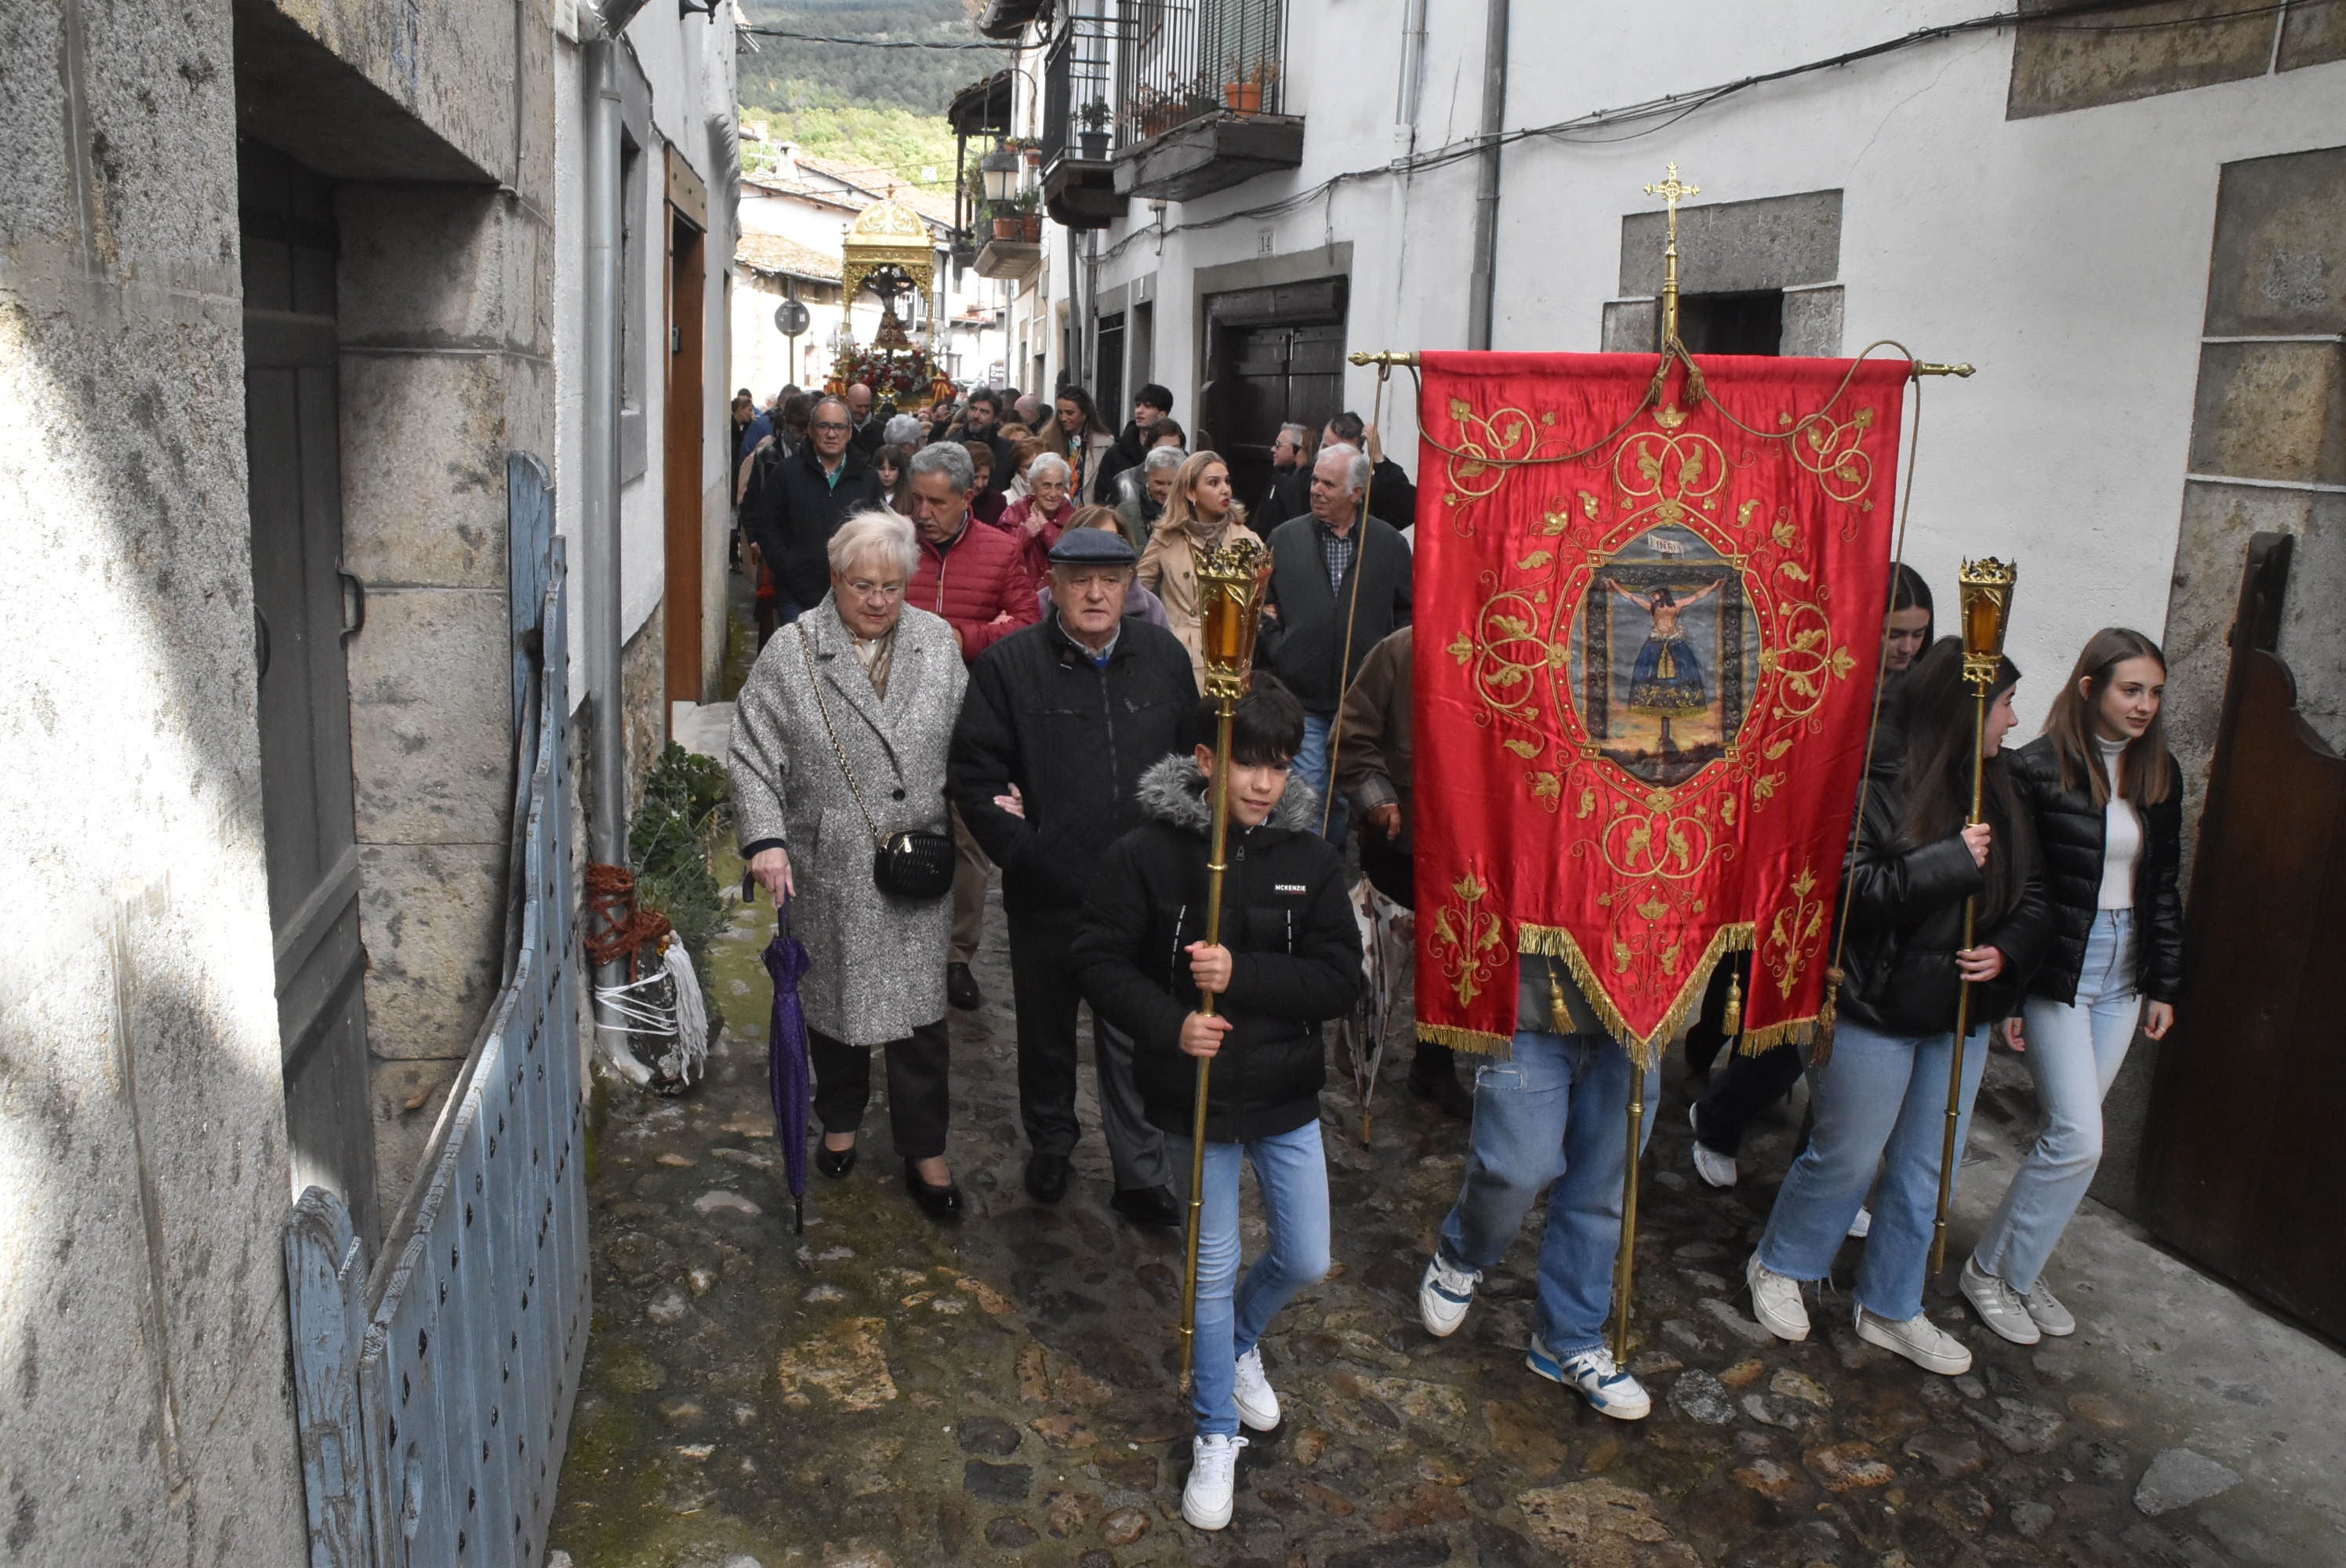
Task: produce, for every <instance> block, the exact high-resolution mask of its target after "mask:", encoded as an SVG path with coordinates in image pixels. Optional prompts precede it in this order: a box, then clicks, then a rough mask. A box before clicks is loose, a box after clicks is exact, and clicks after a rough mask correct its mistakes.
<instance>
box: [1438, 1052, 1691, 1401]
mask: <svg viewBox="0 0 2346 1568" xmlns="http://www.w3.org/2000/svg"><path fill="white" fill-rule="evenodd" d="M1630 1071H1631V1068H1630V1065H1629V1054H1628V1053H1627V1052H1626V1051H1624V1050H1622V1049H1621V1047H1620V1046H1619V1045H1617V1044H1615V1043H1614V1042H1613V1041H1611V1040H1610V1039H1608V1038H1607V1037H1606V1036H1604V1035H1602V1034H1551V1033H1547V1032H1546V1031H1545V1030H1537V1029H1523V1030H1518V1031H1517V1032H1516V1033H1515V1047H1514V1053H1513V1054H1512V1055H1511V1056H1510V1057H1509V1058H1508V1059H1507V1060H1505V1061H1495V1062H1486V1063H1484V1064H1483V1066H1482V1067H1481V1068H1480V1069H1479V1070H1478V1071H1477V1072H1476V1073H1475V1074H1474V1133H1473V1135H1472V1141H1471V1143H1470V1145H1469V1146H1468V1148H1467V1151H1466V1181H1465V1185H1464V1186H1463V1187H1461V1188H1460V1189H1459V1193H1458V1201H1457V1203H1456V1204H1455V1205H1454V1206H1453V1207H1452V1208H1451V1210H1450V1214H1449V1217H1447V1218H1445V1219H1444V1220H1443V1222H1442V1239H1441V1244H1440V1245H1441V1249H1442V1256H1443V1258H1444V1260H1446V1261H1447V1262H1449V1263H1450V1264H1451V1265H1452V1266H1453V1267H1454V1268H1467V1269H1473V1270H1476V1271H1478V1272H1479V1271H1481V1270H1484V1269H1488V1268H1494V1267H1496V1265H1497V1264H1498V1261H1499V1259H1500V1258H1502V1257H1505V1256H1506V1251H1507V1248H1508V1247H1509V1246H1510V1245H1512V1244H1513V1243H1514V1241H1515V1234H1516V1232H1517V1231H1519V1230H1520V1229H1522V1228H1523V1223H1524V1217H1525V1215H1526V1214H1528V1213H1530V1212H1531V1207H1532V1204H1533V1203H1534V1202H1535V1200H1536V1199H1537V1198H1538V1197H1539V1195H1540V1189H1541V1188H1542V1187H1545V1186H1548V1184H1549V1183H1551V1182H1553V1183H1555V1184H1556V1185H1555V1186H1553V1187H1551V1188H1550V1189H1549V1192H1548V1198H1547V1234H1546V1235H1545V1236H1544V1237H1541V1238H1540V1255H1539V1310H1538V1314H1537V1316H1536V1318H1535V1320H1534V1326H1535V1331H1536V1332H1537V1333H1538V1335H1539V1338H1540V1343H1542V1344H1543V1345H1545V1346H1546V1347H1547V1349H1548V1350H1549V1352H1550V1353H1551V1354H1553V1355H1555V1356H1556V1358H1557V1359H1564V1358H1566V1357H1568V1356H1576V1355H1578V1354H1579V1353H1580V1352H1581V1351H1583V1350H1588V1349H1595V1348H1596V1347H1597V1346H1598V1345H1601V1344H1603V1343H1604V1342H1605V1319H1606V1318H1607V1316H1608V1315H1609V1314H1610V1313H1611V1311H1612V1308H1613V1263H1614V1259H1615V1257H1616V1255H1617V1253H1618V1251H1619V1250H1620V1246H1621V1178H1622V1176H1623V1174H1624V1171H1623V1159H1622V1155H1623V1152H1624V1151H1625V1150H1627V1148H1628V1146H1629V1118H1628V1106H1629V1074H1630ZM1660 1099H1661V1071H1660V1066H1659V1064H1656V1066H1655V1068H1654V1070H1652V1071H1651V1072H1648V1073H1647V1074H1646V1124H1645V1127H1644V1129H1643V1136H1642V1137H1641V1139H1640V1140H1639V1144H1638V1150H1639V1152H1640V1153H1643V1152H1644V1148H1645V1142H1646V1141H1647V1140H1649V1139H1651V1138H1652V1136H1653V1133H1654V1118H1655V1115H1656V1114H1657V1113H1658V1111H1659V1110H1660V1104H1659V1102H1660Z"/></svg>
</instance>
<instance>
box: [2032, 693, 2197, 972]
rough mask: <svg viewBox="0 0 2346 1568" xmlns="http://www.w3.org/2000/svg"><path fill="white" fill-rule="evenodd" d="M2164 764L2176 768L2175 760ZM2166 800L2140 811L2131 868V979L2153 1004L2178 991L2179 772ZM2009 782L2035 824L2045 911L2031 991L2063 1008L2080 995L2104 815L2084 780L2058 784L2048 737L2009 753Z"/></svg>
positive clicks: (2097, 893) (2097, 894) (2097, 898)
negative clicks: (2041, 957) (2040, 958)
mask: <svg viewBox="0 0 2346 1568" xmlns="http://www.w3.org/2000/svg"><path fill="white" fill-rule="evenodd" d="M2167 765H2168V768H2169V769H2173V768H2174V767H2175V759H2173V757H2171V756H2170V757H2169V758H2168V764H2167ZM2172 777H2174V778H2175V779H2176V787H2175V788H2174V789H2171V790H2169V791H2168V797H2167V799H2164V800H2161V801H2160V802H2159V803H2158V804H2157V805H2156V806H2152V807H2149V808H2147V809H2144V810H2143V811H2142V812H2141V816H2142V853H2141V855H2140V857H2139V858H2138V859H2137V860H2136V861H2135V865H2134V955H2135V985H2136V989H2137V990H2138V991H2139V992H2140V993H2142V994H2143V995H2144V996H2146V997H2148V998H2149V999H2150V1000H2151V1001H2153V1002H2167V1003H2172V1002H2173V1001H2174V1000H2175V998H2176V996H2177V995H2178V993H2180V992H2181V991H2182V989H2183V898H2182V895H2181V893H2180V892H2178V891H2177V886H2176V882H2177V875H2178V871H2179V870H2180V867H2181V861H2182V858H2183V799H2182V795H2183V790H2182V782H2181V779H2182V776H2181V774H2180V773H2179V772H2178V773H2175V774H2173V775H2172ZM2012 784H2013V789H2014V791H2015V793H2016V794H2018V795H2019V797H2020V803H2021V805H2022V807H2023V808H2024V809H2026V811H2027V812H2028V815H2029V818H2030V820H2032V821H2033V822H2034V823H2035V827H2036V842H2037V846H2038V849H2039V850H2040V852H2041V853H2042V855H2043V857H2044V860H2045V888H2046V898H2047V901H2048V903H2049V904H2050V906H2051V908H2050V911H2049V914H2050V924H2049V931H2048V933H2047V941H2046V942H2045V961H2044V962H2043V963H2041V964H2039V965H2038V966H2037V970H2036V973H2035V976H2034V977H2033V978H2032V979H2031V980H2030V981H2029V983H2028V993H2029V994H2030V995H2031V996H2041V997H2043V998H2045V1000H2046V1001H2047V1002H2058V1003H2062V1004H2063V1005H2065V1006H2066V1005H2068V1004H2070V1003H2075V1002H2076V1000H2077V974H2078V972H2079V971H2080V970H2081V969H2083V968H2084V967H2085V963H2086V937H2087V935H2088V934H2089V933H2090V932H2091V931H2092V929H2093V924H2094V915H2095V912H2096V908H2097V906H2098V905H2099V904H2100V902H2101V895H2102V849H2103V838H2104V835H2105V834H2106V832H2107V830H2108V827H2109V819H2108V816H2107V814H2106V812H2105V811H2104V809H2103V808H2101V807H2099V806H2096V805H2095V804H2094V797H2093V791H2092V789H2091V787H2090V786H2089V785H2087V784H2086V781H2085V780H2084V779H2079V780H2078V782H2077V785H2076V787H2075V788H2072V789H2063V788H2062V787H2061V759H2060V754H2059V753H2058V751H2057V750H2056V749H2055V747H2054V743H2053V738H2052V737H2051V736H2049V735H2040V736H2038V737H2037V738H2035V739H2034V740H2032V741H2030V742H2029V743H2028V744H2027V745H2025V746H2024V747H2022V748H2020V749H2019V750H2018V751H2017V752H2015V754H2014V755H2013V759H2012Z"/></svg>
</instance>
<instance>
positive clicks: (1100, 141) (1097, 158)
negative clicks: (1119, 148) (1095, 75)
mask: <svg viewBox="0 0 2346 1568" xmlns="http://www.w3.org/2000/svg"><path fill="white" fill-rule="evenodd" d="M1110 118H1111V114H1110V111H1109V109H1108V107H1107V99H1106V98H1094V99H1093V100H1092V101H1091V102H1089V103H1087V104H1086V105H1085V106H1084V107H1082V108H1080V109H1078V110H1076V124H1077V125H1079V126H1081V127H1083V137H1082V140H1083V150H1084V157H1085V158H1086V159H1088V160H1089V161H1091V162H1093V163H1105V162H1106V161H1107V127H1108V121H1109V119H1110Z"/></svg>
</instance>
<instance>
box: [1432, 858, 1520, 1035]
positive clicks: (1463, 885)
mask: <svg viewBox="0 0 2346 1568" xmlns="http://www.w3.org/2000/svg"><path fill="white" fill-rule="evenodd" d="M1450 891H1452V892H1454V893H1455V894H1456V895H1457V896H1458V902H1457V903H1455V904H1445V905H1443V908H1442V909H1440V910H1439V911H1436V912H1435V914H1434V917H1433V934H1432V935H1431V936H1430V937H1429V938H1428V939H1427V942H1426V947H1427V950H1428V952H1430V953H1431V954H1432V955H1433V961H1434V962H1435V963H1436V964H1437V965H1438V966H1439V967H1440V968H1441V970H1442V972H1443V976H1444V977H1445V978H1447V979H1448V980H1449V982H1450V988H1451V990H1452V991H1454V992H1455V993H1457V996H1458V1005H1459V1006H1461V1007H1464V1006H1465V1005H1467V1004H1468V1003H1471V1002H1473V1001H1474V999H1475V998H1476V997H1478V996H1480V995H1482V994H1483V986H1484V983H1485V982H1487V981H1488V980H1489V979H1490V978H1491V974H1492V972H1493V971H1494V970H1496V969H1497V968H1498V966H1499V962H1500V960H1501V959H1503V958H1505V956H1506V943H1505V940H1504V939H1503V937H1502V935H1501V930H1502V928H1501V924H1500V921H1499V917H1498V916H1497V915H1495V914H1494V913H1492V912H1491V911H1489V910H1486V909H1484V908H1482V907H1481V906H1482V903H1483V901H1484V899H1486V898H1488V897H1489V896H1490V892H1491V890H1490V889H1489V888H1487V887H1485V886H1484V884H1483V882H1482V880H1481V879H1480V878H1478V877H1476V876H1475V875H1474V872H1472V871H1468V872H1467V873H1466V874H1465V875H1464V876H1463V877H1461V878H1459V879H1458V881H1455V882H1454V883H1453V884H1451V889H1450Z"/></svg>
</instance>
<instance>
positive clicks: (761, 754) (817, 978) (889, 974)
mask: <svg viewBox="0 0 2346 1568" xmlns="http://www.w3.org/2000/svg"><path fill="white" fill-rule="evenodd" d="M917 558H918V546H917V545H915V544H914V542H913V525H912V524H910V523H908V522H906V521H905V520H904V519H903V518H902V517H899V516H896V515H895V514H892V513H888V512H860V513H857V514H854V515H853V516H852V517H850V518H848V519H847V520H846V522H844V523H842V524H841V525H840V529H839V532H838V533H837V534H835V535H832V536H831V547H830V560H831V592H830V593H829V594H828V595H826V596H824V598H823V601H822V603H821V604H820V605H818V606H815V607H814V608H813V609H811V610H809V611H808V612H807V613H806V614H805V615H803V616H801V617H800V618H799V620H798V622H797V623H796V625H795V626H794V627H793V628H790V629H786V630H784V631H783V632H781V633H780V634H778V635H777V636H775V637H774V638H773V639H772V640H771V641H770V642H769V643H767V644H766V647H765V649H764V651H763V652H761V653H760V654H759V656H758V662H757V664H756V665H755V666H753V667H751V669H750V679H749V682H748V684H747V685H746V686H744V687H743V688H742V691H741V697H740V701H739V704H738V705H737V707H736V708H735V709H734V717H733V741H732V747H731V750H730V753H729V758H728V762H729V767H730V769H731V772H732V776H733V814H734V820H735V823H736V825H737V828H738V830H739V835H740V841H741V852H742V855H743V857H744V858H745V859H746V860H748V861H749V862H750V874H751V875H752V876H754V877H755V878H757V880H758V881H759V882H760V885H762V886H763V887H764V888H765V889H766V891H768V892H770V893H771V894H772V895H773V896H774V898H775V899H776V901H781V900H783V899H791V900H792V905H793V907H792V909H791V911H790V916H791V919H790V929H791V931H792V932H794V933H795V934H796V935H797V936H798V937H799V938H800V939H801V941H803V942H805V943H806V947H807V954H808V956H809V957H810V958H811V960H812V961H813V962H812V965H811V968H809V970H808V971H807V973H806V977H805V979H804V980H803V981H802V982H801V985H800V991H799V994H800V997H801V1001H802V1002H803V1003H804V1004H805V1007H806V1018H807V1033H808V1036H809V1045H810V1048H811V1055H812V1057H813V1060H814V1080H815V1094H814V1109H815V1115H816V1118H817V1119H818V1120H820V1121H821V1124H822V1129H823V1135H822V1145H821V1148H820V1149H819V1150H818V1151H817V1154H816V1162H815V1163H816V1166H817V1168H818V1169H820V1170H821V1172H822V1173H823V1174H824V1175H825V1176H832V1177H841V1176H846V1175H847V1173H848V1171H849V1170H850V1169H852V1167H853V1166H854V1164H855V1135H856V1132H857V1130H858V1128H860V1127H861V1126H862V1121H863V1111H864V1107H865V1105H867V1104H868V1103H869V1102H870V1099H871V1088H872V1050H873V1049H874V1048H875V1047H876V1048H880V1049H882V1050H884V1051H885V1053H886V1056H887V1071H888V1113H889V1122H890V1130H891V1132H892V1134H893V1135H894V1138H895V1143H896V1152H897V1153H898V1154H900V1155H901V1156H903V1160H904V1186H905V1187H906V1189H907V1190H908V1191H909V1192H910V1193H911V1194H912V1195H913V1200H914V1201H915V1202H916V1203H917V1204H919V1205H920V1207H922V1208H923V1210H924V1211H925V1212H927V1213H929V1214H930V1215H933V1216H934V1217H939V1218H947V1217H953V1216H954V1215H957V1214H958V1213H960V1211H961V1201H962V1200H961V1189H960V1188H959V1187H958V1186H955V1185H954V1179H953V1171H952V1168H951V1167H950V1166H947V1165H946V1163H945V1157H944V1153H945V1120H946V1086H945V1080H946V1063H947V1045H946V1039H945V986H944V974H945V948H946V944H947V942H948V941H949V940H950V938H951V935H952V928H953V904H952V902H951V901H950V900H947V899H943V898H938V899H933V900H927V901H920V902H911V901H905V900H903V899H902V898H899V897H896V896H894V895H892V894H890V893H886V892H882V891H881V889H880V887H879V885H878V883H877V882H876V881H874V879H873V871H872V860H873V854H874V850H875V849H876V847H877V841H878V840H879V839H880V838H882V837H883V836H885V835H889V834H893V833H898V832H903V831H907V830H912V831H931V832H939V833H943V832H948V831H950V827H949V825H948V822H947V818H946V811H945V797H944V783H945V754H946V751H947V748H948V746H949V744H950V742H951V741H952V738H953V728H954V717H955V716H956V715H957V714H958V713H959V712H960V711H961V699H962V691H963V688H964V687H965V686H966V685H967V682H968V677H967V674H966V673H965V671H964V667H963V665H962V658H961V651H960V649H959V648H958V647H955V645H954V635H953V629H952V628H951V627H950V626H947V625H946V624H945V622H944V621H943V620H941V619H940V618H938V617H937V616H933V615H931V614H929V613H928V612H927V611H925V610H920V609H913V608H908V607H907V606H905V603H904V585H905V584H906V582H907V581H909V580H910V578H911V576H912V574H913V565H914V563H915V561H916V560H917Z"/></svg>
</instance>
